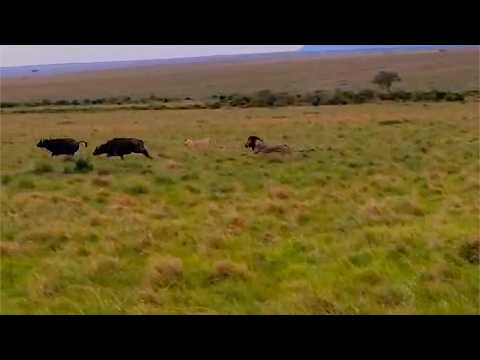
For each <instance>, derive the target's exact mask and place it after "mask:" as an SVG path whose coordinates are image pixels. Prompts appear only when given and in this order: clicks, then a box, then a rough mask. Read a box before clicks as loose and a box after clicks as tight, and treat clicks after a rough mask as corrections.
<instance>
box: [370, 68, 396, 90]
mask: <svg viewBox="0 0 480 360" xmlns="http://www.w3.org/2000/svg"><path fill="white" fill-rule="evenodd" d="M395 81H402V79H401V78H400V76H398V74H397V73H396V72H390V71H380V72H379V73H378V74H377V75H375V78H374V79H373V83H374V84H376V85H378V86H380V88H382V89H386V90H387V91H389V92H390V89H391V87H392V84H393V83H394V82H395Z"/></svg>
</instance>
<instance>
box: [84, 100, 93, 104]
mask: <svg viewBox="0 0 480 360" xmlns="http://www.w3.org/2000/svg"><path fill="white" fill-rule="evenodd" d="M91 103H92V101H91V100H90V99H84V100H83V104H84V105H90V104H91Z"/></svg>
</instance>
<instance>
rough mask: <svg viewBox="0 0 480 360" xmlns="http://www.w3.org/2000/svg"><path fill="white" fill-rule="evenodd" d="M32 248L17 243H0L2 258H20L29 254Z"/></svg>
mask: <svg viewBox="0 0 480 360" xmlns="http://www.w3.org/2000/svg"><path fill="white" fill-rule="evenodd" d="M30 250H31V246H30V245H27V244H24V243H18V242H16V241H0V256H18V255H24V254H27V253H28V252H29V251H30Z"/></svg>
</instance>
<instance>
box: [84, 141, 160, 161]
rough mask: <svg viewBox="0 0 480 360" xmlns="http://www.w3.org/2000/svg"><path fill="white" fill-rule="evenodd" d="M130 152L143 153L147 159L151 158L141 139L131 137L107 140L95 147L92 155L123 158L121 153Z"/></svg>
mask: <svg viewBox="0 0 480 360" xmlns="http://www.w3.org/2000/svg"><path fill="white" fill-rule="evenodd" d="M131 153H136V154H143V155H145V156H146V157H148V158H149V159H151V158H152V157H151V156H150V154H149V153H148V151H147V150H146V149H145V145H144V143H143V140H140V139H133V138H115V139H112V140H109V141H107V142H106V143H105V144H102V145H100V146H98V147H96V148H95V151H94V152H93V155H95V156H97V155H101V154H107V156H108V157H110V156H120V157H121V158H122V160H123V155H127V154H131Z"/></svg>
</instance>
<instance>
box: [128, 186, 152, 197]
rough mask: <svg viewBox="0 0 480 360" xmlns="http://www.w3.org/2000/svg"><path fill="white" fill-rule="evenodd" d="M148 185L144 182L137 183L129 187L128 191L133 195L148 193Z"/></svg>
mask: <svg viewBox="0 0 480 360" xmlns="http://www.w3.org/2000/svg"><path fill="white" fill-rule="evenodd" d="M148 192H149V190H148V187H147V186H146V185H144V184H135V185H132V186H130V187H128V188H127V193H129V194H131V195H143V194H148Z"/></svg>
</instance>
